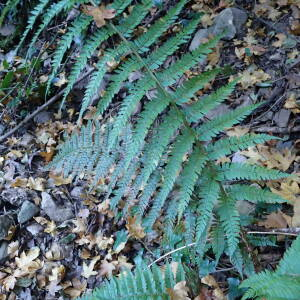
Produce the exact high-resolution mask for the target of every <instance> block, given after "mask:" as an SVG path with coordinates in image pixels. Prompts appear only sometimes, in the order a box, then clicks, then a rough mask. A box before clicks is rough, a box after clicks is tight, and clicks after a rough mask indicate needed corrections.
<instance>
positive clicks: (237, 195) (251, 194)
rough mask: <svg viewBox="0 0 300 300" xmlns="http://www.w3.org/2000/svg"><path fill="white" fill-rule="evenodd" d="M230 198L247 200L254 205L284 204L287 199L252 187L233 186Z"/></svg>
mask: <svg viewBox="0 0 300 300" xmlns="http://www.w3.org/2000/svg"><path fill="white" fill-rule="evenodd" d="M228 192H229V193H230V196H231V197H232V198H234V199H235V200H247V201H250V202H252V203H258V202H261V203H284V202H286V200H285V199H283V198H282V197H280V196H279V195H277V194H275V193H272V192H271V191H269V190H268V189H266V188H264V189H261V188H258V187H255V186H251V185H245V184H244V185H242V184H233V185H231V186H229V187H228Z"/></svg>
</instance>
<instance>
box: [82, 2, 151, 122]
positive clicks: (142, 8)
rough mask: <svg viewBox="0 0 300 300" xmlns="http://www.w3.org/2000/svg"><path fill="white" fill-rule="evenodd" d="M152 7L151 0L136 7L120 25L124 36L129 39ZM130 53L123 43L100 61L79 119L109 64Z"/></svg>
mask: <svg viewBox="0 0 300 300" xmlns="http://www.w3.org/2000/svg"><path fill="white" fill-rule="evenodd" d="M151 5H152V1H151V0H144V1H143V2H142V3H141V4H139V5H136V6H134V9H133V11H132V13H131V14H130V16H129V17H128V18H127V19H125V21H124V22H123V23H122V26H121V25H119V27H120V28H121V29H122V33H124V36H126V37H129V36H130V35H131V34H132V31H133V29H134V28H135V27H136V26H137V25H139V23H140V22H141V20H142V19H143V18H144V17H145V15H146V14H147V13H148V10H149V8H150V7H151ZM128 51H130V49H128V47H127V45H126V43H124V42H123V43H121V44H120V45H119V46H118V47H117V48H116V49H113V50H110V51H109V50H107V51H106V53H105V56H104V57H103V58H101V59H100V60H99V62H98V63H97V65H96V68H97V71H95V72H94V74H93V76H92V78H91V80H90V81H89V83H88V86H87V89H86V91H85V94H84V98H83V100H82V104H81V109H80V112H79V119H81V118H82V115H83V113H84V111H85V110H86V109H87V107H88V106H89V105H90V104H91V100H92V97H93V96H94V95H95V94H96V92H97V90H98V88H99V86H100V83H101V80H102V79H103V77H104V75H105V73H106V72H107V70H108V66H107V63H108V62H109V61H113V60H115V59H116V57H117V56H123V55H124V54H125V53H126V52H128Z"/></svg>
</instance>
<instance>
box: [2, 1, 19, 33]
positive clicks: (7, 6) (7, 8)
mask: <svg viewBox="0 0 300 300" xmlns="http://www.w3.org/2000/svg"><path fill="white" fill-rule="evenodd" d="M19 2H20V0H8V1H7V2H6V4H5V6H4V8H3V10H2V11H1V14H0V27H1V26H2V23H3V21H4V19H5V17H6V15H7V13H8V12H9V11H12V10H13V9H15V8H16V6H17V5H18V4H19Z"/></svg>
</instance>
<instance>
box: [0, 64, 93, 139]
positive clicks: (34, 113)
mask: <svg viewBox="0 0 300 300" xmlns="http://www.w3.org/2000/svg"><path fill="white" fill-rule="evenodd" d="M93 71H94V68H92V69H90V70H89V71H88V72H86V73H85V74H84V75H82V76H81V77H80V78H78V79H77V81H76V82H75V84H77V83H79V82H80V81H81V80H83V79H84V78H86V77H87V76H88V75H90V74H91V73H92V72H93ZM64 91H65V89H62V90H61V91H60V92H58V93H57V94H56V95H55V96H53V97H52V98H50V99H49V100H48V101H47V102H45V103H44V104H43V105H41V106H40V107H38V108H37V109H36V110H35V111H34V112H32V113H31V114H29V115H28V116H27V117H26V118H25V119H24V120H23V121H21V122H20V123H19V124H18V125H17V126H15V127H14V128H13V129H11V130H10V131H8V132H7V133H5V134H4V135H2V136H0V142H3V141H4V140H5V139H7V138H8V137H9V136H11V135H12V134H14V133H15V132H16V131H17V130H18V129H20V128H21V127H22V126H23V125H25V124H26V123H27V122H28V121H30V120H31V119H32V118H34V117H35V116H36V115H37V114H38V113H40V112H41V111H43V110H44V109H45V108H46V107H48V106H49V105H50V104H52V103H54V102H55V101H57V100H58V99H59V98H60V97H61V96H62V95H63V93H64Z"/></svg>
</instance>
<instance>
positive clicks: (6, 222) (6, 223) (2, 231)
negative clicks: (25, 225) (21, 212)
mask: <svg viewBox="0 0 300 300" xmlns="http://www.w3.org/2000/svg"><path fill="white" fill-rule="evenodd" d="M12 225H13V221H12V219H11V218H10V217H8V216H0V240H3V239H5V238H6V237H7V235H8V231H9V228H10V227H11V226H12Z"/></svg>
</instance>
